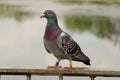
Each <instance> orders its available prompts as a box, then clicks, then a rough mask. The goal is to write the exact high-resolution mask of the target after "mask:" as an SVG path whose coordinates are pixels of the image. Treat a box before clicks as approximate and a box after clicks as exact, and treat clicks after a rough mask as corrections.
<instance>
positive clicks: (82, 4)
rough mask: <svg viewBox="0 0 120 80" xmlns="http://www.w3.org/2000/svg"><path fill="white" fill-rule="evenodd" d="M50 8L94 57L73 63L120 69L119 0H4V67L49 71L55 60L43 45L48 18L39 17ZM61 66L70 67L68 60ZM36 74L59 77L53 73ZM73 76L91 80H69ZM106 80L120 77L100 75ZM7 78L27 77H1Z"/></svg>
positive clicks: (0, 50)
mask: <svg viewBox="0 0 120 80" xmlns="http://www.w3.org/2000/svg"><path fill="white" fill-rule="evenodd" d="M47 9H51V10H54V11H55V12H56V14H57V18H58V24H59V26H60V27H61V28H62V29H63V30H64V31H65V32H67V33H69V34H70V35H71V36H72V37H73V38H74V40H75V41H76V42H77V43H78V44H79V45H80V47H81V49H82V51H83V52H84V53H85V54H86V55H87V56H88V57H89V58H90V59H91V64H92V65H91V66H90V67H89V66H86V65H84V64H83V63H81V62H73V65H74V66H75V67H89V68H106V69H119V70H120V62H119V61H120V0H0V68H31V69H33V68H35V69H41V68H45V69H46V67H47V66H48V65H53V64H54V63H55V62H56V58H55V57H54V56H53V55H49V54H48V53H47V52H46V50H45V49H44V45H43V35H44V31H45V26H46V21H47V20H46V19H40V16H41V15H42V14H43V12H44V11H45V10H47ZM60 65H62V66H68V61H67V60H63V61H61V62H60ZM32 78H33V80H40V79H41V80H58V77H54V76H53V77H50V76H48V77H44V76H33V77H32ZM48 78H49V79H48ZM68 79H69V80H80V79H82V80H88V79H89V78H84V77H82V78H81V77H65V79H64V80H68ZM103 79H104V80H119V78H99V77H97V78H96V80H103ZM2 80H25V76H17V77H16V76H2Z"/></svg>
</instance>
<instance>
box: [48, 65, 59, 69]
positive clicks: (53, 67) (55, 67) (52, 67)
mask: <svg viewBox="0 0 120 80" xmlns="http://www.w3.org/2000/svg"><path fill="white" fill-rule="evenodd" d="M60 67H61V66H56V65H54V66H48V67H47V69H57V68H60Z"/></svg>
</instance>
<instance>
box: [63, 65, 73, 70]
mask: <svg viewBox="0 0 120 80" xmlns="http://www.w3.org/2000/svg"><path fill="white" fill-rule="evenodd" d="M64 69H68V70H75V68H74V67H72V66H69V67H64Z"/></svg>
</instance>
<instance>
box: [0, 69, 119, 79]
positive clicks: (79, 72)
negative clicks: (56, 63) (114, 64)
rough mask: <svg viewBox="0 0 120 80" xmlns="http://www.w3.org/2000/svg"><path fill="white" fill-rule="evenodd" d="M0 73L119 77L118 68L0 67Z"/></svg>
mask: <svg viewBox="0 0 120 80" xmlns="http://www.w3.org/2000/svg"><path fill="white" fill-rule="evenodd" d="M0 75H48V76H50V75H51V76H59V75H63V76H95V77H96V76H103V77H120V70H113V69H110V70H106V69H90V68H76V69H75V70H67V69H0Z"/></svg>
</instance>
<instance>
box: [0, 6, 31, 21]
mask: <svg viewBox="0 0 120 80" xmlns="http://www.w3.org/2000/svg"><path fill="white" fill-rule="evenodd" d="M19 8H20V6H15V5H9V4H0V19H3V18H11V17H13V18H15V19H16V20H17V21H21V20H22V19H23V18H24V17H25V16H30V15H31V14H32V13H30V12H25V11H22V10H20V9H19Z"/></svg>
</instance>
